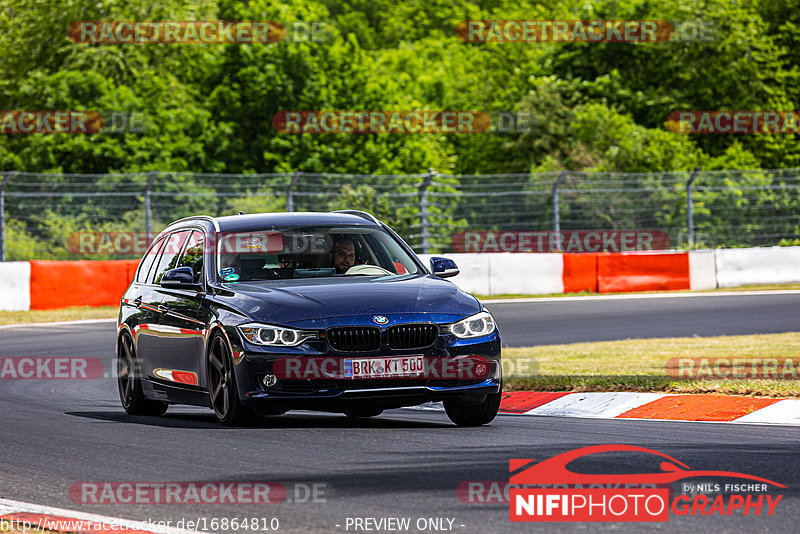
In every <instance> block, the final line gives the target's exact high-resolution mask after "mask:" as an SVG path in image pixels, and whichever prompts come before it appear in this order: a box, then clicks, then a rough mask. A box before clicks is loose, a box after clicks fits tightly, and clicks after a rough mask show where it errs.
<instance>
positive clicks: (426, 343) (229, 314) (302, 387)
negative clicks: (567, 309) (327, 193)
mask: <svg viewBox="0 0 800 534" xmlns="http://www.w3.org/2000/svg"><path fill="white" fill-rule="evenodd" d="M457 274H458V269H457V267H456V265H455V263H454V262H453V261H451V260H449V259H446V258H438V257H434V258H431V261H430V267H427V266H426V265H424V264H423V263H422V261H421V260H420V259H419V258H418V257H417V256H416V255H415V254H414V252H413V251H412V250H411V248H410V247H409V246H408V245H407V244H406V243H405V242H404V241H403V240H402V239H401V238H400V237H399V236H398V235H397V234H396V233H395V232H394V231H392V230H391V229H390V228H389V227H388V226H386V225H385V224H383V223H382V222H380V221H379V220H377V219H376V218H375V217H373V216H372V215H370V214H368V213H365V212H360V211H337V212H332V213H263V214H253V215H236V216H229V217H218V218H213V217H208V216H196V217H189V218H186V219H181V220H179V221H176V222H174V223H172V224H170V225H169V226H168V227H167V228H166V229H165V230H164V231H163V232H161V233H160V234H159V235H158V236H157V237H156V238H155V239H154V240H153V242H152V244H151V246H150V247H149V249H148V251H147V252H146V253H145V255H144V257H143V258H142V260H141V262H140V264H139V268H138V270H137V272H136V276H135V278H134V280H133V282H132V283H131V285H130V287H129V288H128V290H127V291H126V293H125V295H124V296H123V298H122V301H121V306H120V313H119V319H118V329H117V344H116V352H117V364H118V385H119V395H120V400H121V402H122V405H123V407H124V409H125V411H126V412H127V413H129V414H138V415H161V414H163V413H164V412H165V411H166V409H167V407H168V405H169V404H189V405H196V406H206V407H209V408H211V409H213V411H214V414H215V415H216V418H217V420H218V421H219V422H220V423H223V424H226V425H241V424H248V423H251V422H253V421H255V420H257V419H258V418H260V417H262V416H267V415H280V414H283V413H285V412H287V411H288V410H317V411H326V412H337V413H344V414H346V415H347V416H348V417H374V416H377V415H380V414H381V413H382V412H383V410H386V409H391V408H400V407H404V406H415V405H419V404H422V403H425V402H431V401H442V402H443V404H444V408H445V411H446V413H447V415H448V417H449V418H450V419H451V420H452V421H453V422H454V423H455V424H457V425H459V426H477V425H483V424H487V423H489V422H491V421H492V420H493V419H494V418H495V416H496V415H497V411H498V408H499V406H500V397H501V373H502V369H501V365H500V337H499V334H498V332H497V327H496V325H495V322H494V319H493V317H492V315H491V314H490V313H489V312H488V311H487V310H486V309H485V308H484V307H483V306H482V304H481V303H480V302H479V301H478V300H477V299H476V298H475V297H473V296H472V295H470V294H468V293H465V292H463V291H461V290H459V289H458V288H457V287H456V286H455V285H454V284H452V283H451V282H450V281H448V280H445V278H448V277H451V276H455V275H457Z"/></svg>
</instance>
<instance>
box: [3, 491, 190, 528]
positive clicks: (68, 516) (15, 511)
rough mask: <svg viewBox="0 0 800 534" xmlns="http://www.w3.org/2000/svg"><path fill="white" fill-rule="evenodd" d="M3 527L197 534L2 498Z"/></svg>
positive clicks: (155, 523)
mask: <svg viewBox="0 0 800 534" xmlns="http://www.w3.org/2000/svg"><path fill="white" fill-rule="evenodd" d="M0 525H7V526H9V527H16V530H20V531H27V532H31V531H33V530H34V529H38V530H51V531H54V532H69V533H80V534H114V533H116V534H196V531H194V530H184V529H179V528H173V527H166V526H161V525H159V524H158V523H157V522H152V521H150V522H148V521H134V520H131V519H121V518H118V517H109V516H104V515H96V514H86V513H83V512H76V511H74V510H65V509H63V508H53V507H50V506H42V505H39V504H33V503H28V502H22V501H12V500H9V499H0ZM5 530H14V528H8V529H5ZM0 531H4V529H0Z"/></svg>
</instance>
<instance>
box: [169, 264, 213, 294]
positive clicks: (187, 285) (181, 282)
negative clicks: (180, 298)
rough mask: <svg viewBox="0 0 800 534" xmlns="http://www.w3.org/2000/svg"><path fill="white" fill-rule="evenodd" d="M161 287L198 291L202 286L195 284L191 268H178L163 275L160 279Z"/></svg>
mask: <svg viewBox="0 0 800 534" xmlns="http://www.w3.org/2000/svg"><path fill="white" fill-rule="evenodd" d="M161 287H164V288H168V289H193V290H195V291H200V290H202V288H203V285H202V284H197V283H195V281H194V271H192V268H191V267H178V268H176V269H170V270H169V271H167V272H166V273H164V276H163V277H162V278H161Z"/></svg>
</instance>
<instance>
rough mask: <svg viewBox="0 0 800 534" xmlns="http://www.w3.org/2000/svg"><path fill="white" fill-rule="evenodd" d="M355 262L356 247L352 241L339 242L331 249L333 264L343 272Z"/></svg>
mask: <svg viewBox="0 0 800 534" xmlns="http://www.w3.org/2000/svg"><path fill="white" fill-rule="evenodd" d="M355 263H356V249H355V247H354V246H353V244H352V243H340V244H338V245H336V248H334V249H333V265H334V267H336V270H338V271H339V272H341V273H343V272H345V271H346V270H347V269H349V268H350V267H352V266H353V265H355Z"/></svg>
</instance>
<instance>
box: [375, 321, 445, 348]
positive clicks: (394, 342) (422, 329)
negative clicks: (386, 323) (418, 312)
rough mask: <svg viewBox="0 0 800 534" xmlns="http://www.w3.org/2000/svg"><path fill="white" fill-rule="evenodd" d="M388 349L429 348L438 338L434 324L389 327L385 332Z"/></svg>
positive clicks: (437, 328)
mask: <svg viewBox="0 0 800 534" xmlns="http://www.w3.org/2000/svg"><path fill="white" fill-rule="evenodd" d="M386 334H387V343H388V344H389V348H390V349H422V348H425V347H430V346H431V345H433V344H434V342H435V341H436V338H437V337H438V336H439V327H438V326H436V325H435V324H399V325H394V326H390V327H389V328H388V329H387V331H386Z"/></svg>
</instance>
